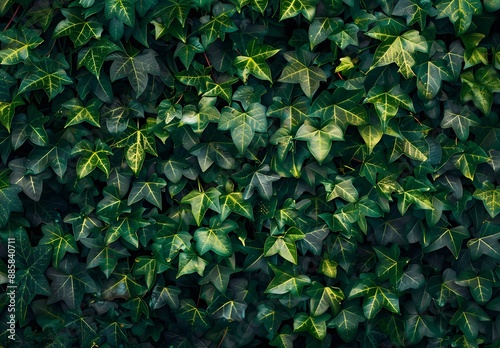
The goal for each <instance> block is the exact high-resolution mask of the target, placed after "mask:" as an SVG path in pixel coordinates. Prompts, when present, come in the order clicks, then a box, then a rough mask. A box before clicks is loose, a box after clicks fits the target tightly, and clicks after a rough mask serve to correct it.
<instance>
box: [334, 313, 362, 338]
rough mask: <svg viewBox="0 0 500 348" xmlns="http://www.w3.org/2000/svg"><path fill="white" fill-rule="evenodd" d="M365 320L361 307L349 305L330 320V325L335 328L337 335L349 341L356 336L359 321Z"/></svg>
mask: <svg viewBox="0 0 500 348" xmlns="http://www.w3.org/2000/svg"><path fill="white" fill-rule="evenodd" d="M364 321H365V317H364V316H363V312H362V311H361V308H359V307H358V306H355V305H350V306H347V307H345V308H343V309H342V310H341V311H340V313H339V314H338V315H337V316H336V317H335V318H334V319H333V320H332V322H331V325H332V326H333V328H335V329H337V332H338V334H339V336H340V337H341V338H342V340H344V342H351V341H353V340H354V339H355V338H356V334H357V333H358V327H359V323H362V322H364Z"/></svg>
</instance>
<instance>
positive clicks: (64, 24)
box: [53, 8, 103, 47]
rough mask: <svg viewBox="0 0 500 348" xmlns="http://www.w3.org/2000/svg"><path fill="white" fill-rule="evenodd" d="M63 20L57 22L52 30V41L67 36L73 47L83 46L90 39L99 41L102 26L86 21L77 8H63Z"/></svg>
mask: <svg viewBox="0 0 500 348" xmlns="http://www.w3.org/2000/svg"><path fill="white" fill-rule="evenodd" d="M61 12H62V14H63V15H64V17H66V19H65V20H63V21H61V22H59V23H58V24H57V26H56V28H55V29H54V34H53V37H54V39H56V38H59V37H61V36H69V38H70V39H71V41H72V42H73V44H74V45H75V47H79V46H83V45H85V44H86V43H87V42H89V41H90V40H91V39H92V38H96V39H99V38H100V37H101V34H102V30H103V29H102V24H100V23H99V22H95V21H88V22H87V21H86V20H85V18H84V17H83V16H82V14H81V13H80V12H79V11H78V9H77V8H71V9H70V8H63V9H61Z"/></svg>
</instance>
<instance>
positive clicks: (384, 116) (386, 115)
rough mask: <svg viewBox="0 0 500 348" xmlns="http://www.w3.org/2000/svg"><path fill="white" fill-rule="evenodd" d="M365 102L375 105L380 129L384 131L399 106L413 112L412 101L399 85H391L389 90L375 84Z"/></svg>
mask: <svg viewBox="0 0 500 348" xmlns="http://www.w3.org/2000/svg"><path fill="white" fill-rule="evenodd" d="M364 102H365V103H371V104H374V106H375V111H376V112H377V115H378V117H379V118H380V121H381V123H382V129H383V130H384V131H385V129H386V127H387V124H388V123H389V120H390V119H391V118H393V117H394V116H396V114H397V113H398V110H399V107H403V108H405V109H406V110H409V111H411V112H415V109H414V107H413V102H412V100H411V99H410V97H409V96H408V93H406V92H405V91H404V90H403V89H402V88H401V87H400V86H399V85H395V86H393V87H392V88H391V89H390V90H389V91H387V90H385V89H384V87H383V86H375V87H373V88H372V89H370V91H369V92H368V94H367V95H366V99H365V101H364Z"/></svg>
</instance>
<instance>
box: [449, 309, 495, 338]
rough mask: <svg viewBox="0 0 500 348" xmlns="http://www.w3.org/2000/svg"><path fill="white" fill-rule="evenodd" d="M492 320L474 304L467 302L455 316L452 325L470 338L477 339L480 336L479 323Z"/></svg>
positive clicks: (451, 321)
mask: <svg viewBox="0 0 500 348" xmlns="http://www.w3.org/2000/svg"><path fill="white" fill-rule="evenodd" d="M489 320H491V319H490V317H489V316H488V314H486V312H485V311H484V310H482V309H481V307H479V305H477V304H476V303H474V302H466V304H465V305H464V306H461V307H460V308H459V309H458V310H457V311H456V312H455V314H454V315H453V317H452V318H451V320H450V324H451V325H456V326H458V327H459V328H460V330H461V331H462V332H463V333H464V335H465V336H466V337H468V338H471V339H474V338H477V336H478V334H479V321H489Z"/></svg>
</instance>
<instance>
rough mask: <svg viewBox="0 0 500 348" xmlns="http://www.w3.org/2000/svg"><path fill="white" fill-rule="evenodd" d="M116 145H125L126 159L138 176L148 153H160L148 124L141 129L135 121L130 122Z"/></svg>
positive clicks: (154, 154) (155, 154)
mask: <svg viewBox="0 0 500 348" xmlns="http://www.w3.org/2000/svg"><path fill="white" fill-rule="evenodd" d="M114 146H116V147H120V148H121V147H125V159H126V161H127V164H128V166H129V167H130V169H131V170H132V172H133V173H134V174H135V175H136V176H138V175H139V172H140V171H141V169H142V165H143V163H144V160H145V159H146V153H149V154H151V155H153V156H157V155H158V154H157V153H156V143H155V141H154V136H153V135H152V134H150V133H149V132H148V129H147V125H146V126H143V127H142V128H140V129H139V128H138V127H137V126H136V125H134V124H133V123H129V124H128V127H127V129H126V131H125V132H124V133H123V134H122V136H121V137H120V139H119V140H118V141H117V142H116V143H115V144H114Z"/></svg>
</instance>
